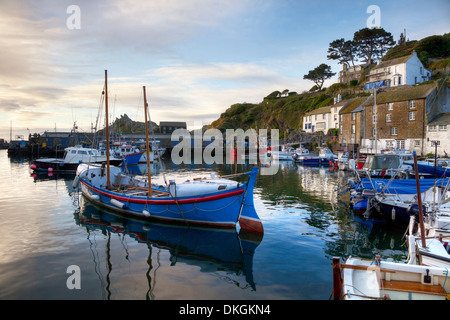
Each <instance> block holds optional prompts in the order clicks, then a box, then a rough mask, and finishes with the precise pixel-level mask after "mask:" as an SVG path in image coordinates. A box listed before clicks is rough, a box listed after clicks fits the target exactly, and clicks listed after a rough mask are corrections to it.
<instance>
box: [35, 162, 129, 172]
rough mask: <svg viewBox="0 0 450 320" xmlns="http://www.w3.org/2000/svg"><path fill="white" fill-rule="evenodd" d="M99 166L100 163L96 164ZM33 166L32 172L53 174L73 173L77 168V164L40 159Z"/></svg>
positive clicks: (114, 163)
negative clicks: (51, 172)
mask: <svg viewBox="0 0 450 320" xmlns="http://www.w3.org/2000/svg"><path fill="white" fill-rule="evenodd" d="M98 163H99V164H101V163H102V162H98ZM110 163H111V165H113V166H119V165H120V164H121V163H122V160H111V161H110ZM33 164H34V165H35V167H34V168H33V170H34V171H37V172H48V171H49V169H50V170H51V171H53V172H59V173H75V172H76V171H77V168H78V166H79V163H65V162H64V160H63V159H42V160H34V161H33Z"/></svg>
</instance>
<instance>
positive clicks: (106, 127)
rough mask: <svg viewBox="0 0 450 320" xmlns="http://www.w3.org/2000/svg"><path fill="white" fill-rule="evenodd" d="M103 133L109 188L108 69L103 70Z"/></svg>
mask: <svg viewBox="0 0 450 320" xmlns="http://www.w3.org/2000/svg"><path fill="white" fill-rule="evenodd" d="M105 114H106V116H105V121H106V126H105V134H106V186H107V188H108V189H111V181H110V178H109V125H108V71H107V70H105Z"/></svg>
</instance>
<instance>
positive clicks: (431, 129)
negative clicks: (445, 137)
mask: <svg viewBox="0 0 450 320" xmlns="http://www.w3.org/2000/svg"><path fill="white" fill-rule="evenodd" d="M428 131H436V126H428Z"/></svg>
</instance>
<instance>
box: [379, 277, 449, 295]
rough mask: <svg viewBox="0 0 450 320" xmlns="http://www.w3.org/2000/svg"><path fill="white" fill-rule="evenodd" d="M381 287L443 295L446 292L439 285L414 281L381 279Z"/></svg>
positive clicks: (391, 289)
mask: <svg viewBox="0 0 450 320" xmlns="http://www.w3.org/2000/svg"><path fill="white" fill-rule="evenodd" d="M382 287H383V289H384V290H390V291H404V292H414V293H423V294H432V295H439V296H443V297H445V296H446V295H447V293H446V292H445V290H444V288H442V286H440V285H430V284H422V283H420V282H414V281H399V280H394V281H387V280H382Z"/></svg>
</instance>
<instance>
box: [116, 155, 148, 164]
mask: <svg viewBox="0 0 450 320" xmlns="http://www.w3.org/2000/svg"><path fill="white" fill-rule="evenodd" d="M142 155H143V152H137V153H129V154H125V155H122V156H121V157H122V159H123V163H124V164H127V165H133V164H138V163H139V161H140V159H141V158H142Z"/></svg>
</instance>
